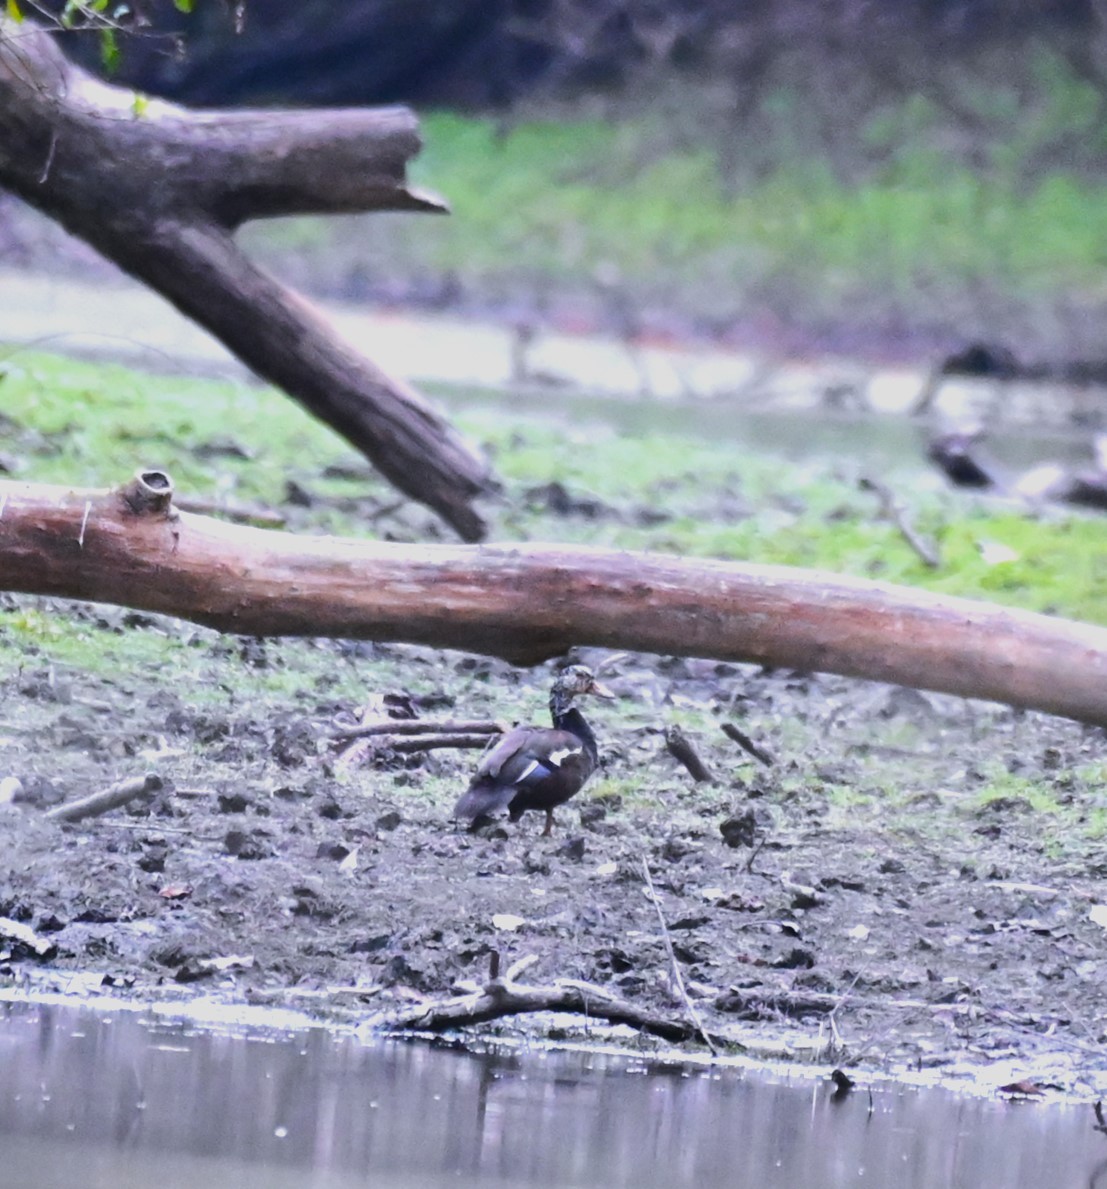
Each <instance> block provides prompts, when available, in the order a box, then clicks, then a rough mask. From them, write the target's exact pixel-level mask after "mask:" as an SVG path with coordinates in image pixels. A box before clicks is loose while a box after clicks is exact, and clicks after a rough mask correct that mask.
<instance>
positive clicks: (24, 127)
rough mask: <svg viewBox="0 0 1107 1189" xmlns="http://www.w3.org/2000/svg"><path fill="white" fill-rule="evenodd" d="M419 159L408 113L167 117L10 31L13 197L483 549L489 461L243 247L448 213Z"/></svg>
mask: <svg viewBox="0 0 1107 1189" xmlns="http://www.w3.org/2000/svg"><path fill="white" fill-rule="evenodd" d="M24 28H26V27H24ZM418 149H419V135H418V125H417V122H416V120H415V117H414V116H413V115H412V114H411V112H409V111H407V110H405V109H403V108H392V109H387V110H375V111H374V110H368V111H362V110H349V111H335V112H328V113H320V112H312V113H309V112H268V111H267V112H257V111H254V112H192V111H187V110H186V109H184V108H180V107H176V106H174V105H173V104H169V103H164V102H161V101H156V100H151V101H149V103H148V104H146V106H144V107H142V108H141V109H140V108H137V107H136V106H135V103H134V97H133V96H132V95H131V94H130V93H129V92H126V91H123V90H121V89H120V88H117V87H112V86H108V85H107V84H105V83H101V82H99V81H97V80H96V79H94V78H92V77H91V76H90V75H87V74H85V73H84V72H83V71H81V70H79V69H78V68H77V67H75V66H73V65H72V64H70V63H69V62H68V61H67V60H66V59H65V58H64V57H63V55H62V54H61V53H60V52H59V50H58V49H57V47H56V46H55V45H54V43H53V41H52V40H51V39H50V38H49V37H48V36H47V35H46V34H45V33H44V32H42V31H41V30H30V31H29V32H22V31H13V27H12V26H11V25H10V24H6V23H4V22H2V21H0V185H2V186H5V187H6V188H8V189H10V190H11V191H13V192H14V193H16V194H18V195H19V196H20V197H21V198H23V199H24V200H25V201H27V202H29V203H31V204H32V205H34V206H36V207H38V208H39V209H40V210H42V211H44V212H45V213H46V214H48V215H50V216H51V217H52V218H54V219H57V220H58V221H59V222H60V223H62V224H63V225H64V226H65V227H66V228H68V229H69V230H70V231H72V232H73V233H74V234H76V235H79V236H81V237H82V238H83V239H85V240H87V241H88V242H89V243H90V244H92V245H93V247H95V248H96V249H97V250H98V251H100V252H101V253H103V255H105V256H106V257H108V259H110V260H113V261H114V262H115V263H116V264H118V265H119V266H120V267H121V268H123V269H125V270H126V271H127V272H129V273H131V274H132V275H133V276H135V277H137V278H138V279H139V280H141V281H144V282H145V283H146V284H148V285H149V286H151V288H153V289H156V290H157V291H158V292H160V293H162V294H163V295H164V296H165V297H167V298H168V299H169V300H170V301H171V302H173V304H174V305H175V306H177V308H178V309H180V310H181V311H182V312H183V313H184V314H187V315H188V316H189V317H190V318H192V319H193V320H195V321H196V322H198V323H199V324H200V325H202V326H204V327H206V328H207V329H208V330H210V331H211V332H212V333H213V334H214V335H215V336H216V337H217V338H219V339H220V340H221V341H222V342H223V343H224V344H225V345H226V346H227V347H229V348H230V350H231V351H233V352H234V353H235V354H236V355H238V356H239V358H241V359H242V360H243V361H244V362H245V363H246V364H248V365H249V366H250V367H251V368H252V369H253V370H254V371H255V372H256V373H257V374H258V375H259V376H262V377H264V378H265V379H267V380H270V381H272V382H273V383H274V384H276V385H278V386H279V387H281V388H283V389H284V390H285V391H286V392H288V393H289V394H290V395H291V396H293V397H295V399H297V400H298V401H300V402H301V403H302V404H303V405H304V406H305V407H306V408H308V409H309V410H310V411H311V412H312V413H314V414H315V415H316V416H317V417H319V418H321V419H322V420H323V421H325V422H327V424H328V425H330V426H332V427H333V428H334V429H336V430H337V431H338V432H339V433H341V434H343V435H344V436H345V437H346V438H348V439H349V440H350V441H351V442H352V443H353V444H354V445H355V446H356V447H357V448H358V449H360V450H362V451H363V452H364V453H365V454H366V455H367V456H368V457H369V458H370V460H371V461H372V462H373V463H374V464H375V465H376V466H377V467H378V469H380V470H381V472H382V473H383V474H384V475H385V476H386V477H387V478H388V479H389V481H390V482H391V483H393V484H394V485H395V486H396V487H398V488H399V489H400V490H401V491H403V492H404V493H405V494H407V495H410V496H412V497H414V498H415V499H418V500H420V501H421V502H423V503H425V504H428V505H429V506H430V507H432V508H434V509H435V510H436V511H437V512H438V513H439V514H440V515H442V516H443V517H444V518H445V519H446V520H447V521H448V522H449V523H450V524H451V525H453V527H454V528H455V529H457V531H458V532H459V533H460V534H461V536H462V537H464V538H465V539H466V540H478V539H480V538H481V537H482V536H483V535H484V531H485V525H484V522H483V520H482V519H481V517H480V515H479V514H478V513H477V511H476V510H475V509H474V507H473V500H474V499H475V497H476V496H478V495H479V494H480V493H481V492H482V491H484V490H485V489H486V487H487V486H488V482H489V475H488V467H487V464H486V463H485V461H484V460H483V459H482V458H480V457H479V456H478V455H477V454H476V453H475V452H474V451H473V450H472V448H471V447H470V446H469V445H468V444H467V443H466V442H465V441H464V440H462V439H461V438H460V437H459V436H458V435H457V434H456V433H455V432H454V431H453V430H452V429H451V428H450V426H449V425H448V424H447V423H446V422H445V421H444V419H443V418H442V417H441V415H440V414H439V413H438V412H437V410H435V409H434V408H433V407H432V406H431V405H430V404H429V403H428V402H427V401H425V400H424V399H423V398H422V397H420V396H419V395H418V393H416V392H415V391H414V389H412V388H411V387H410V386H408V385H406V384H403V383H401V382H400V381H397V380H394V379H392V378H391V377H389V376H387V375H386V374H385V373H384V372H382V371H381V370H380V369H379V368H377V367H375V366H374V365H373V364H372V363H370V362H369V361H368V360H367V359H364V358H363V357H362V356H361V355H359V354H358V353H357V352H356V351H354V350H353V349H352V348H351V347H349V346H347V345H346V344H345V343H343V342H342V341H341V340H340V339H339V338H338V337H337V336H336V335H335V333H334V332H333V331H332V329H331V328H330V326H329V325H328V324H327V323H326V322H325V321H324V319H323V318H322V317H320V316H319V315H318V314H317V313H315V312H314V311H313V310H312V309H311V307H310V306H309V305H308V303H307V302H305V301H304V300H303V299H301V298H299V297H298V296H297V295H296V294H295V293H293V292H291V291H290V290H288V289H287V288H285V287H284V286H282V285H281V284H280V283H279V282H277V281H276V280H275V279H274V278H272V277H270V276H269V275H267V274H266V273H265V272H264V271H263V270H261V269H260V268H258V267H257V266H256V265H254V264H253V263H252V262H251V261H250V260H249V259H248V258H247V257H246V256H245V255H244V254H243V253H242V252H241V251H240V250H239V249H238V247H237V246H236V245H235V243H234V240H233V239H232V232H233V231H234V229H235V228H236V227H237V226H238V225H239V224H240V223H242V222H243V221H244V220H247V219H252V218H264V217H269V216H275V215H287V214H296V213H304V212H335V211H339V212H341V211H364V210H444V209H445V208H444V206H443V204H442V203H441V201H440V200H438V199H436V198H435V197H434V196H432V195H428V194H424V193H422V192H420V191H418V190H414V189H412V188H411V187H410V186H408V184H407V180H406V167H407V162H408V161H409V160H410V158H411V157H412V156H414V155H415V153H416V152H418Z"/></svg>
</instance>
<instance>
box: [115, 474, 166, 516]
mask: <svg viewBox="0 0 1107 1189" xmlns="http://www.w3.org/2000/svg"><path fill="white" fill-rule="evenodd" d="M121 494H122V496H123V499H124V500H126V502H127V507H128V508H130V510H131V511H132V512H133V513H134V514H135V515H136V516H159V515H160V516H168V515H169V514H170V512H171V511H172V509H171V506H170V505H171V504H172V502H173V480H172V479H170V477H169V476H168V475H167V474H166V473H165V472H164V471H139V472H138V473H137V474H136V475H135V477H134V478H133V479H132V480H131V481H130V483H128V484H127V485H126V487H124V488H123V489H122V492H121Z"/></svg>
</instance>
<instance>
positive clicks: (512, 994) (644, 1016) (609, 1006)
mask: <svg viewBox="0 0 1107 1189" xmlns="http://www.w3.org/2000/svg"><path fill="white" fill-rule="evenodd" d="M535 960H536V959H535V958H534V957H531V958H529V959H527V958H524V959H522V960H521V962H516V963H514V964H513V965H512V966H511V967H510V968H509V969H508V971H507V974H506V975H504V977H503V978H498V979H492V980H490V981H489V982H488V983H486V984H485V985H484V986H483V987H478V988H477V989H476V990H473V991H469V992H467V993H465V994H462V995H455V996H452V997H451V998H449V999H442V1000H438V1001H437V1002H430V1003H416V1004H405V1005H404V1006H402V1007H399V1008H395V1009H393V1010H390V1011H383V1012H377V1013H376V1014H374V1015H371V1016H369V1018H368V1019H367V1020H366V1021H365V1027H366V1028H368V1029H369V1030H371V1031H374V1032H448V1031H450V1030H451V1029H454V1028H468V1027H472V1026H474V1025H476V1024H487V1023H490V1022H492V1021H493V1020H502V1019H505V1018H507V1017H508V1016H518V1015H525V1014H527V1013H530V1012H538V1011H556V1012H567V1013H570V1014H573V1015H582V1016H587V1017H588V1018H590V1019H598V1020H605V1021H606V1022H607V1023H609V1024H627V1025H629V1026H630V1027H631V1028H637V1029H639V1030H640V1031H642V1032H646V1033H649V1034H650V1035H651V1036H659V1037H660V1038H661V1039H662V1040H666V1041H669V1042H670V1043H674V1044H679V1043H681V1042H683V1041H689V1040H696V1039H699V1038H703V1039H707V1034H706V1033H704V1032H703V1031H702V1030H701V1029H700V1028H699V1027H698V1026H697V1025H695V1024H692V1023H691V1022H689V1021H686V1020H674V1019H670V1018H669V1017H667V1016H661V1015H657V1014H655V1013H654V1012H650V1011H646V1010H644V1009H643V1008H640V1007H638V1006H636V1005H635V1004H633V1003H629V1002H628V1001H627V1000H625V999H620V998H619V997H618V996H617V995H612V994H611V993H610V992H608V991H606V990H605V989H604V988H603V987H597V986H595V985H593V984H592V983H585V982H579V981H578V980H576V979H558V980H557V981H556V982H555V983H553V984H552V985H551V986H531V985H528V984H525V983H517V982H515V980H514V975H515V974H516V973H519V972H520V971H521V970H522V969H525V968H526V966H529V965H530V964H531V963H532V962H533V961H535ZM711 1042H712V1044H713V1045H729V1046H730V1047H731V1048H734V1047H735V1043H734V1042H733V1041H729V1040H727V1039H725V1038H723V1037H721V1036H716V1035H712V1037H711ZM712 1051H713V1052H714V1051H715V1049H714V1048H713V1049H712Z"/></svg>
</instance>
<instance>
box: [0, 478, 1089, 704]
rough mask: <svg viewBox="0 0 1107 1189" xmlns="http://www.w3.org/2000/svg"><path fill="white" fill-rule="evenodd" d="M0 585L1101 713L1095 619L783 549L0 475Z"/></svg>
mask: <svg viewBox="0 0 1107 1189" xmlns="http://www.w3.org/2000/svg"><path fill="white" fill-rule="evenodd" d="M0 589H4V590H8V591H16V592H24V593H31V594H41V595H53V596H60V597H63V598H74V599H88V600H91V601H94V602H102V603H115V604H117V605H120V606H125V607H133V608H136V609H139V610H144V611H155V612H162V613H165V614H169V615H175V616H178V617H180V618H184V619H190V620H192V621H194V622H196V623H201V624H205V625H207V626H209V627H213V628H218V629H220V630H222V631H227V632H238V633H245V634H250V635H260V636H281V635H292V636H336V637H345V638H351V639H371V640H381V641H404V642H408V643H417V644H428V645H432V646H435V647H442V648H460V649H467V650H469V651H473V652H482V653H488V654H491V655H495V656H500V657H504V658H505V659H507V660H510V661H513V662H515V663H517V664H533V663H536V662H538V661H541V660H544V659H547V658H549V657H553V656H557V655H559V654H561V653H563V652H565V651H566V650H567V649H568V648H569V647H571V646H572V645H595V646H599V647H605V648H615V649H632V650H641V651H646V652H660V653H676V654H680V655H685V656H705V657H716V658H719V659H723V660H734V661H747V662H753V663H757V664H763V665H771V666H781V667H787V668H795V669H802V670H807V671H813V670H820V671H824V672H831V673H841V674H844V675H846V676H851V677H863V678H869V679H873V680H876V681H888V682H895V683H897V684H901V685H910V686H916V687H919V688H922V689H931V690H940V691H944V692H946V693H951V694H959V695H961V696H963V697H974V698H988V699H992V700H995V701H999V702H1007V703H1009V704H1011V705H1013V706H1025V707H1029V708H1033V709H1037V710H1044V711H1047V712H1048V713H1051V714H1060V715H1065V716H1067V717H1070V718H1075V719H1079V720H1081V721H1083V722H1089V723H1097V724H1100V725H1107V629H1104V628H1101V627H1096V626H1093V625H1090V624H1082V623H1074V622H1071V621H1067V620H1063V619H1055V618H1052V617H1050V616H1046V615H1038V614H1034V613H1031V612H1027V611H1017V610H1012V609H1010V608H1006V607H997V606H993V605H991V604H988V603H980V602H974V601H971V600H968V599H958V598H949V597H945V596H941V595H935V594H930V593H927V592H925V591H920V590H913V589H910V588H908V587H900V586H893V585H891V584H889V583H879V582H871V581H867V580H864V579H859V578H844V577H840V576H838V575H833V574H826V573H819V572H816V571H806V570H798V569H793V568H790V567H787V566H761V565H747V564H742V563H736V562H721V561H707V560H699V559H683V558H676V557H668V556H664V555H661V554H652V553H631V552H611V551H607V550H602V549H584V548H568V547H562V546H558V545H515V544H505V545H496V546H491V545H489V546H480V547H472V546H462V545H398V544H390V543H387V542H380V541H357V540H352V539H349V538H337V537H318V538H310V537H309V538H297V537H292V536H288V535H287V534H282V533H276V532H271V531H268V530H264V529H256V528H250V527H246V526H242V525H234V524H225V523H221V522H219V521H216V520H212V519H208V518H206V517H203V516H194V515H189V514H187V513H178V512H177V511H176V509H175V508H173V506H172V483H171V482H170V480H169V478H168V476H166V475H165V474H163V473H162V472H160V471H149V472H143V473H142V474H141V475H139V476H136V478H135V479H134V480H132V482H131V483H129V484H127V485H126V486H124V487H122V488H120V489H118V490H114V491H108V492H104V491H74V490H68V489H65V488H61V487H47V486H44V485H35V484H19V483H14V482H10V481H8V482H0Z"/></svg>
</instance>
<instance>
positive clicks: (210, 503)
mask: <svg viewBox="0 0 1107 1189" xmlns="http://www.w3.org/2000/svg"><path fill="white" fill-rule="evenodd" d="M173 502H174V504H176V506H177V507H178V508H180V510H181V511H182V512H195V513H197V514H198V515H201V516H218V517H220V519H222V520H229V521H231V522H232V523H233V524H253V525H257V527H258V528H284V526H285V525H286V524H287V523H288V517H287V516H285V515H284V514H283V513H282V512H278V511H277V510H276V508H261V507H253V506H252V505H250V504H238V503H228V502H227V501H225V500H205V499H200V498H199V497H197V496H184V495H178V496H176V497H175V498H174V500H173Z"/></svg>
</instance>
